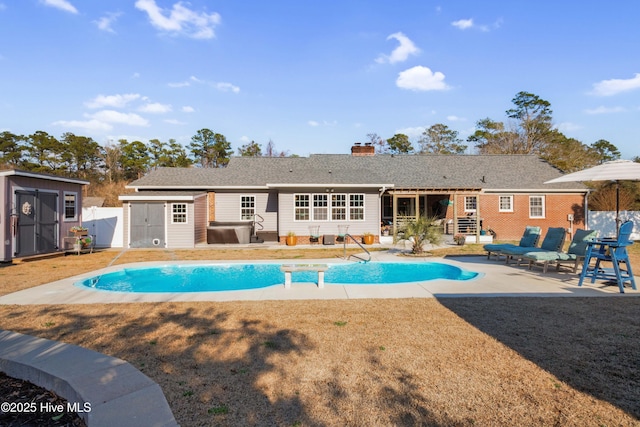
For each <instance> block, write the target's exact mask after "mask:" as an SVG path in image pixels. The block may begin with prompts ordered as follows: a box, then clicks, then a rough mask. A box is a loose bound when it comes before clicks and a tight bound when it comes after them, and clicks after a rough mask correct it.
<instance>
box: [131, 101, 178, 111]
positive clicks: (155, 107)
mask: <svg viewBox="0 0 640 427" xmlns="http://www.w3.org/2000/svg"><path fill="white" fill-rule="evenodd" d="M138 111H140V112H141V113H152V114H164V113H168V112H170V111H171V105H169V104H160V103H159V102H152V103H149V104H145V105H143V106H141V107H140V108H138Z"/></svg>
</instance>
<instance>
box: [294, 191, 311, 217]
mask: <svg viewBox="0 0 640 427" xmlns="http://www.w3.org/2000/svg"><path fill="white" fill-rule="evenodd" d="M293 205H294V220H295V221H309V219H310V217H309V195H308V194H295V195H294V196H293Z"/></svg>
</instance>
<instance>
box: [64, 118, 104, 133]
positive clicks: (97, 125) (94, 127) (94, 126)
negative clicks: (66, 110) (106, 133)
mask: <svg viewBox="0 0 640 427" xmlns="http://www.w3.org/2000/svg"><path fill="white" fill-rule="evenodd" d="M53 124H54V125H55V126H63V127H65V128H77V129H84V130H89V131H100V130H111V129H113V126H111V125H110V124H109V123H105V122H103V121H100V120H96V119H91V120H85V121H82V120H58V121H57V122H53Z"/></svg>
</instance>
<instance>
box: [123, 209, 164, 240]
mask: <svg viewBox="0 0 640 427" xmlns="http://www.w3.org/2000/svg"><path fill="white" fill-rule="evenodd" d="M164 209H165V205H164V203H131V210H130V211H129V213H130V218H129V221H130V223H131V240H130V243H129V246H130V247H132V248H164V246H165V231H164V228H165V227H164V217H165V213H164Z"/></svg>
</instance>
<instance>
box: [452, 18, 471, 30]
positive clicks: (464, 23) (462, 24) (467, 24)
mask: <svg viewBox="0 0 640 427" xmlns="http://www.w3.org/2000/svg"><path fill="white" fill-rule="evenodd" d="M451 25H453V26H454V27H456V28H458V29H460V30H466V29H468V28H472V27H473V19H459V20H457V21H453V22H452V23H451Z"/></svg>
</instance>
